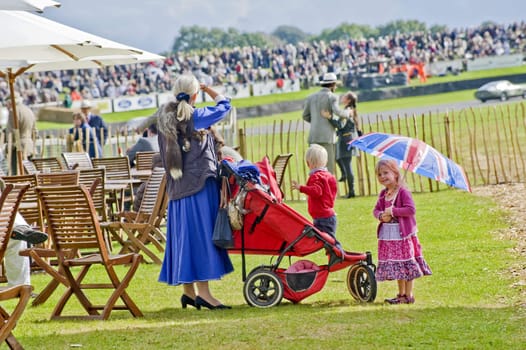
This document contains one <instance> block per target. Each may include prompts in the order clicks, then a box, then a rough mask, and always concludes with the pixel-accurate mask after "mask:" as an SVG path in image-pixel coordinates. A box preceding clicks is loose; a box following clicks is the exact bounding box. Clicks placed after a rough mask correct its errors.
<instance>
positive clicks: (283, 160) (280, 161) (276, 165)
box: [272, 153, 292, 187]
mask: <svg viewBox="0 0 526 350" xmlns="http://www.w3.org/2000/svg"><path fill="white" fill-rule="evenodd" d="M290 157H292V153H285V154H278V155H277V156H276V158H275V159H274V162H272V168H273V169H274V171H275V172H276V181H277V183H278V186H279V187H281V184H282V183H283V179H284V178H285V170H286V169H287V165H288V164H289V160H290Z"/></svg>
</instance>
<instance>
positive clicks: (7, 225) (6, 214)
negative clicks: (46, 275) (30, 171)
mask: <svg viewBox="0 0 526 350" xmlns="http://www.w3.org/2000/svg"><path fill="white" fill-rule="evenodd" d="M28 188H29V184H6V185H5V187H4V188H3V189H2V194H1V195H0V261H2V260H3V258H4V254H5V251H6V249H7V244H8V243H9V237H10V236H11V230H12V229H13V224H14V222H15V216H16V213H17V211H18V206H19V205H20V202H21V200H22V197H23V196H24V193H25V192H26V191H27V189H28Z"/></svg>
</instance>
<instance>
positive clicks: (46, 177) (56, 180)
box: [36, 170, 79, 186]
mask: <svg viewBox="0 0 526 350" xmlns="http://www.w3.org/2000/svg"><path fill="white" fill-rule="evenodd" d="M36 177H37V186H62V185H64V186H67V185H78V183H79V172H78V171H76V170H70V171H62V172H57V173H38V174H36Z"/></svg>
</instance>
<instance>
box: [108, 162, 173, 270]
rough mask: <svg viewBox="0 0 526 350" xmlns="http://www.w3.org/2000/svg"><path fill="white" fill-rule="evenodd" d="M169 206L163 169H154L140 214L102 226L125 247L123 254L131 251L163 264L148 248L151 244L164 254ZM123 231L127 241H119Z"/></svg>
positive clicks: (127, 213) (143, 198) (130, 212)
mask: <svg viewBox="0 0 526 350" xmlns="http://www.w3.org/2000/svg"><path fill="white" fill-rule="evenodd" d="M167 204H168V196H167V194H166V176H165V172H164V168H154V170H153V171H152V175H151V176H150V179H149V180H148V182H147V184H146V188H145V190H144V195H143V197H142V200H141V206H140V208H139V211H137V212H133V211H128V212H123V213H121V215H120V216H121V217H123V218H124V221H113V222H107V223H102V224H101V226H102V227H103V228H107V229H108V230H109V231H110V233H111V234H112V236H113V237H114V238H115V239H117V240H118V241H119V243H120V244H121V245H122V249H121V253H125V252H128V251H131V252H137V253H139V252H143V253H144V254H146V255H148V256H149V257H150V259H151V260H152V261H153V262H154V263H156V264H161V263H162V261H161V259H159V258H158V257H157V255H155V253H154V252H152V251H151V250H150V249H149V248H148V247H147V246H146V245H147V244H149V243H151V244H152V245H154V246H155V247H156V248H157V250H158V251H159V252H164V247H163V245H162V242H166V237H165V235H164V233H163V232H162V231H161V230H160V225H161V221H162V220H163V218H164V214H165V212H166V208H167ZM121 230H122V231H124V233H125V234H126V236H127V239H126V240H124V239H122V238H120V235H119V232H120V231H121Z"/></svg>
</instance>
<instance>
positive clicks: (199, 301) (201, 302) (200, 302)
mask: <svg viewBox="0 0 526 350" xmlns="http://www.w3.org/2000/svg"><path fill="white" fill-rule="evenodd" d="M201 306H204V307H206V308H207V309H209V310H220V309H231V308H232V306H228V305H223V304H219V305H212V304H210V303H209V302H208V301H206V300H205V299H203V298H201V297H200V296H197V297H196V298H195V307H196V308H197V310H201Z"/></svg>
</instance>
